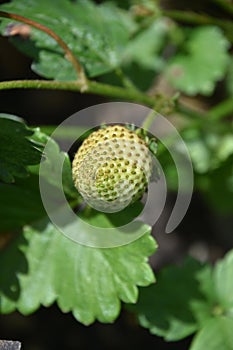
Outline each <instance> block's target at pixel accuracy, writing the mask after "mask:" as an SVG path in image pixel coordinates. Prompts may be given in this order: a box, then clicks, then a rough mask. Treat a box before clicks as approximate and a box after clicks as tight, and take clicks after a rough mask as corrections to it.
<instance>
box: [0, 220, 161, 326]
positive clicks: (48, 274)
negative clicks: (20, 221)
mask: <svg viewBox="0 0 233 350" xmlns="http://www.w3.org/2000/svg"><path fill="white" fill-rule="evenodd" d="M154 250H155V242H154V240H153V238H152V237H151V236H150V235H149V234H148V233H147V234H145V235H144V236H143V237H141V238H139V239H138V240H136V241H134V242H133V243H130V244H128V245H125V246H121V247H117V248H107V249H100V248H90V247H86V246H82V245H80V244H77V243H75V242H73V241H71V240H69V239H68V238H66V237H65V236H64V235H62V234H61V233H60V232H59V231H58V230H57V229H56V228H55V227H54V226H53V225H52V224H50V223H47V222H44V223H42V224H41V225H40V227H39V226H38V227H37V228H36V227H26V228H25V229H24V232H23V234H21V235H20V236H19V237H18V238H17V240H15V241H14V242H12V244H11V245H10V246H9V247H8V248H6V249H5V251H3V252H2V254H1V256H0V266H1V269H2V272H1V274H0V291H1V304H0V309H1V310H0V311H1V312H2V313H8V312H11V311H13V310H15V309H17V310H19V311H20V312H21V313H23V314H30V313H32V312H34V311H35V310H37V309H38V308H39V306H40V305H44V306H49V305H51V304H52V303H54V302H55V301H56V302H57V303H58V305H59V307H60V308H61V310H62V311H63V312H69V311H72V313H73V315H74V316H75V317H76V319H77V320H79V321H80V322H82V323H84V324H90V323H92V322H94V320H95V319H97V320H99V321H101V322H112V321H113V320H114V319H115V318H116V317H117V316H118V314H119V311H120V301H124V302H127V303H135V302H136V300H137V296H138V289H137V286H147V285H149V284H150V283H152V282H153V281H154V275H153V273H152V270H151V269H150V267H149V265H148V263H147V257H148V256H149V255H151V254H152V253H153V252H154Z"/></svg>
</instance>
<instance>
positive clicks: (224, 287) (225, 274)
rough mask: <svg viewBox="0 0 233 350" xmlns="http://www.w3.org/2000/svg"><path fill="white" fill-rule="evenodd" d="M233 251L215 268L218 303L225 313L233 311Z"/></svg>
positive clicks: (214, 275)
mask: <svg viewBox="0 0 233 350" xmlns="http://www.w3.org/2000/svg"><path fill="white" fill-rule="evenodd" d="M232 276H233V251H232V250H231V251H230V252H229V253H228V254H226V255H225V257H224V258H223V260H221V261H219V262H218V263H217V264H216V266H215V268H214V274H213V277H214V284H215V290H216V294H217V297H218V302H219V304H220V306H221V307H222V308H223V310H224V311H225V312H227V310H231V309H232V310H233V278H232Z"/></svg>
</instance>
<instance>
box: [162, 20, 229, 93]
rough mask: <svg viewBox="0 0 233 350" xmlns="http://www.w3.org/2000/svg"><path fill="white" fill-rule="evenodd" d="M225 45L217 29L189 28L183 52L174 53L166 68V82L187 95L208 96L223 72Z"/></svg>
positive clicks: (226, 56) (224, 66)
mask: <svg viewBox="0 0 233 350" xmlns="http://www.w3.org/2000/svg"><path fill="white" fill-rule="evenodd" d="M229 46H230V44H229V42H228V41H227V39H226V38H225V37H224V36H223V34H222V32H221V30H220V29H219V28H218V27H214V26H208V27H199V28H197V29H193V30H192V32H191V34H190V36H189V38H188V39H187V44H186V45H185V48H184V49H185V51H186V53H178V54H177V55H176V56H175V57H174V58H173V59H172V60H171V62H170V64H169V65H168V68H167V76H168V79H169V80H170V82H171V83H172V85H173V86H174V87H175V88H177V89H179V90H181V91H182V92H184V93H186V94H188V95H195V94H197V93H201V94H203V95H211V93H212V92H213V90H214V87H215V84H216V82H217V81H219V80H220V79H222V78H223V77H224V74H225V72H226V70H227V67H228V63H229V61H230V57H229V55H228V52H227V50H228V48H229Z"/></svg>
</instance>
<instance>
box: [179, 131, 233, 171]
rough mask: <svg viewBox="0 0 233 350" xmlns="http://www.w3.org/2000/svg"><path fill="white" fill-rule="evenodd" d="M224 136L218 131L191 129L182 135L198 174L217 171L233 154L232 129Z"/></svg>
mask: <svg viewBox="0 0 233 350" xmlns="http://www.w3.org/2000/svg"><path fill="white" fill-rule="evenodd" d="M229 129H230V132H225V133H224V134H221V133H219V132H218V131H211V130H210V131H209V130H206V129H205V130H200V129H197V128H189V129H187V130H185V131H184V132H183V133H182V136H183V138H184V141H185V143H186V145H187V147H188V150H189V153H190V156H191V158H192V162H193V166H194V169H195V171H196V172H197V173H200V174H202V173H206V172H208V171H211V170H214V169H217V168H218V167H220V166H221V164H222V163H223V162H224V161H225V160H227V159H228V157H230V156H231V155H232V154H233V138H232V132H231V131H232V130H231V129H232V128H231V127H229Z"/></svg>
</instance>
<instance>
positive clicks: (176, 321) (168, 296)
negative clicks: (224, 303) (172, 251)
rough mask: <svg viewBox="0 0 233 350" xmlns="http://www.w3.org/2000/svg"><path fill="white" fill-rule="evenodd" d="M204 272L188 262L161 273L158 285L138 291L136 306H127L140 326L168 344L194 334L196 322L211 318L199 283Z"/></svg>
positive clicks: (195, 263)
mask: <svg viewBox="0 0 233 350" xmlns="http://www.w3.org/2000/svg"><path fill="white" fill-rule="evenodd" d="M203 269H204V267H203V266H202V265H201V264H200V263H198V262H196V261H194V260H191V259H190V260H187V261H186V263H185V264H184V265H183V266H182V267H176V266H172V267H168V268H165V269H164V270H162V271H161V273H160V274H159V275H158V278H157V283H156V284H155V285H153V286H150V287H148V288H146V289H143V290H140V296H139V301H138V303H137V304H136V305H135V306H130V309H131V310H133V311H136V313H137V314H138V315H139V322H140V324H141V325H142V326H143V327H146V328H149V330H150V332H151V333H152V334H156V335H159V336H163V337H164V338H165V339H166V340H168V341H175V340H179V339H182V338H184V337H186V336H188V335H190V334H192V333H194V332H195V331H196V330H197V329H198V328H199V322H198V321H199V320H201V321H202V319H203V318H204V319H205V318H207V319H208V318H209V317H210V311H209V305H208V303H207V302H206V301H205V297H204V294H203V291H202V290H201V284H200V281H199V278H200V273H203ZM205 276H206V277H207V274H205ZM208 311H209V313H208ZM195 312H196V313H197V314H198V318H196V317H195ZM198 319H199V320H198Z"/></svg>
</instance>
